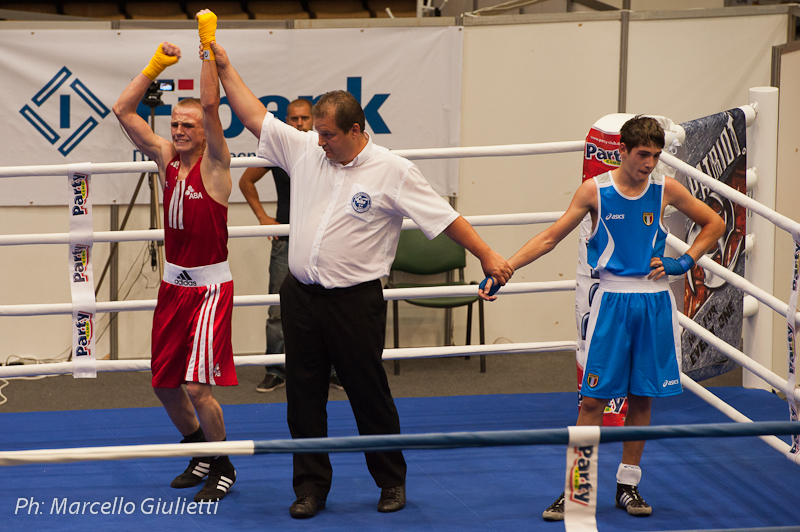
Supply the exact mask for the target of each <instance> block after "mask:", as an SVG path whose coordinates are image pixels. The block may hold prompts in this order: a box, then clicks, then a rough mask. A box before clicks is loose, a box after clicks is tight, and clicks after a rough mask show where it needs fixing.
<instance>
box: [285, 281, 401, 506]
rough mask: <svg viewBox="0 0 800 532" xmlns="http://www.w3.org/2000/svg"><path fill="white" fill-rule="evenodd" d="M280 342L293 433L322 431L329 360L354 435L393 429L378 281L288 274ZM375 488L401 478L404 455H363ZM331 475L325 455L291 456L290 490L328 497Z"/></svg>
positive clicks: (396, 430)
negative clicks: (342, 283)
mask: <svg viewBox="0 0 800 532" xmlns="http://www.w3.org/2000/svg"><path fill="white" fill-rule="evenodd" d="M280 296H281V313H282V319H283V335H284V341H285V344H286V397H287V402H288V405H287V420H288V423H289V430H290V432H291V434H292V438H319V437H326V436H327V435H328V414H327V410H326V406H327V402H328V390H329V381H330V368H331V364H333V366H334V368H336V373H337V375H338V376H339V379H340V380H341V382H342V386H343V387H344V389H345V392H347V396H348V398H349V399H350V406H351V407H352V409H353V414H354V415H355V419H356V424H357V425H358V432H359V434H399V433H400V419H399V417H398V415H397V409H396V408H395V404H394V399H392V394H391V391H390V390H389V382H388V380H387V378H386V371H385V370H384V368H383V364H382V362H381V355H382V354H383V347H384V339H385V334H386V304H385V302H384V300H383V290H382V288H381V284H380V281H379V280H375V281H370V282H367V283H362V284H359V285H356V286H353V287H350V288H333V289H325V288H322V287H321V286H318V285H304V284H302V283H300V282H298V281H297V279H295V278H294V277H293V276H292V274H291V273H290V274H289V275H287V276H286V279H285V280H284V282H283V285H282V286H281V290H280ZM364 456H365V457H366V461H367V467H368V468H369V472H370V474H372V478H374V479H375V483H376V484H377V485H378V487H380V488H393V487H397V486H400V485H402V484H404V483H405V477H406V463H405V460H404V458H403V453H402V452H400V451H394V452H379V453H364ZM332 476H333V472H332V469H331V463H330V460H329V458H328V455H327V454H321V453H320V454H295V455H294V478H293V481H292V484H293V486H294V491H295V494H296V495H297V496H298V497H299V496H301V495H313V496H315V497H317V498H318V499H321V500H325V499H327V496H328V492H329V491H330V487H331V478H332Z"/></svg>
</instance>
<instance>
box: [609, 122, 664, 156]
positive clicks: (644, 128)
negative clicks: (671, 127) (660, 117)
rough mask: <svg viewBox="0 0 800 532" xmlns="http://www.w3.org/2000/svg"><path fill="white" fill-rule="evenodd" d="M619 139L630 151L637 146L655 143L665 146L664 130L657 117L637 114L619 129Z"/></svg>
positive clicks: (660, 146)
mask: <svg viewBox="0 0 800 532" xmlns="http://www.w3.org/2000/svg"><path fill="white" fill-rule="evenodd" d="M619 141H620V143H622V144H624V145H625V148H627V150H628V151H631V150H632V149H634V148H636V147H637V146H649V145H650V144H655V145H656V146H658V147H659V148H662V149H663V148H664V130H663V129H662V127H661V124H659V123H658V121H657V120H656V119H655V118H650V117H649V116H642V115H637V116H634V117H633V118H631V119H630V120H628V121H627V122H625V123H624V124H623V125H622V128H620V130H619Z"/></svg>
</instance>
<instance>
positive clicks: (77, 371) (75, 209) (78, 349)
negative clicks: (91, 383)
mask: <svg viewBox="0 0 800 532" xmlns="http://www.w3.org/2000/svg"><path fill="white" fill-rule="evenodd" d="M67 179H68V185H69V191H70V197H71V201H70V203H69V215H70V216H69V261H68V262H69V276H70V291H71V293H72V363H73V366H74V367H73V370H72V374H73V376H74V377H75V378H76V379H80V378H95V377H97V368H96V364H95V334H94V330H95V315H96V312H95V307H96V300H95V294H94V275H93V274H92V245H93V243H94V233H93V231H94V229H93V224H92V198H91V195H90V192H91V180H92V166H91V164H89V163H83V164H71V165H70V166H69V176H68V178H67Z"/></svg>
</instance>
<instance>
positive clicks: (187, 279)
mask: <svg viewBox="0 0 800 532" xmlns="http://www.w3.org/2000/svg"><path fill="white" fill-rule="evenodd" d="M172 284H176V285H178V286H197V281H195V280H194V279H192V278H191V276H190V275H189V273H188V272H187V271H186V270H183V271H182V272H181V273H180V275H178V276H177V277H176V278H175V280H174V281H172Z"/></svg>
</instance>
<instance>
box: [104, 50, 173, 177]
mask: <svg viewBox="0 0 800 532" xmlns="http://www.w3.org/2000/svg"><path fill="white" fill-rule="evenodd" d="M180 57H181V50H180V48H178V47H177V46H175V45H174V44H171V43H168V42H163V43H161V44H159V45H158V49H157V50H156V53H155V55H153V58H152V59H151V60H150V64H148V65H147V67H146V68H145V69H144V70H142V72H140V73H139V74H138V75H137V76H136V77H135V78H133V81H131V82H130V83H129V84H128V86H127V87H125V90H124V91H122V94H121V95H120V97H119V99H118V100H117V102H116V103H115V104H114V106H113V107H112V109H113V111H114V114H115V115H116V116H117V120H119V123H120V124H121V125H122V127H123V128H124V129H125V132H126V133H127V134H128V136H129V137H130V138H131V140H132V141H133V143H134V144H135V145H136V147H137V148H139V150H141V151H142V153H144V154H145V155H147V156H148V157H149V158H150V159H151V160H153V161H155V162H156V164H157V165H158V169H159V171H160V172H162V174H163V169H164V166H165V165H166V164H167V163H168V162H169V161H170V159H171V158H172V157H173V154H174V149H173V147H172V142H170V141H169V140H166V139H164V138H162V137H159V136H158V135H156V134H155V133H153V130H152V129H150V125H149V124H148V123H147V122H146V121H145V120H144V119H142V117H141V116H139V115H138V114H137V113H136V108H137V107H138V105H139V102H140V101H142V97H144V94H145V92H146V91H147V88H148V87H149V86H150V84H151V83H152V82H153V81H155V79H156V78H157V77H158V75H159V74H161V72H163V71H164V69H165V68H167V67H168V66H170V65H173V64H175V63H177V62H178V59H180Z"/></svg>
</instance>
